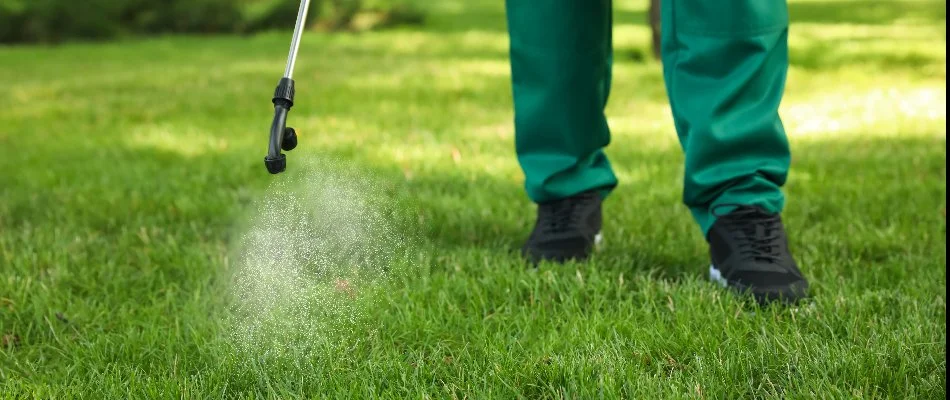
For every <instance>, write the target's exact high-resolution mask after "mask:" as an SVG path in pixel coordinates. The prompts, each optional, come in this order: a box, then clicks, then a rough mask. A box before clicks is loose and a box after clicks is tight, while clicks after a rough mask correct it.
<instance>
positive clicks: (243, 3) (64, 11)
mask: <svg viewBox="0 0 950 400" xmlns="http://www.w3.org/2000/svg"><path fill="white" fill-rule="evenodd" d="M299 4H300V2H299V1H296V0H162V1H150V0H87V1H72V0H0V43H23V42H27V43H33V42H42V43H47V42H60V41H63V40H68V39H94V40H101V39H110V38H116V37H122V36H129V35H142V34H166V33H251V32H258V31H261V30H265V29H273V28H285V27H288V26H290V27H293V25H294V21H295V19H296V16H297V11H298V7H299ZM421 17H422V13H421V12H420V10H419V7H415V6H410V5H408V4H407V3H406V2H405V1H402V0H312V1H311V8H310V14H309V26H315V27H319V28H323V29H328V30H352V29H367V28H376V27H380V26H390V25H394V24H401V23H417V22H420V21H421Z"/></svg>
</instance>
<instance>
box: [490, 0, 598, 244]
mask: <svg viewBox="0 0 950 400" xmlns="http://www.w3.org/2000/svg"><path fill="white" fill-rule="evenodd" d="M505 5H506V12H507V22H508V31H509V37H510V56H511V74H512V91H513V96H514V113H515V121H514V122H515V150H516V153H517V158H518V163H519V165H520V166H521V169H522V171H523V172H524V176H525V190H526V192H527V196H528V198H529V199H530V200H531V201H533V202H534V203H537V204H538V220H537V222H536V225H535V228H534V231H533V232H532V234H531V237H530V238H529V239H528V242H527V243H526V244H525V247H524V248H523V249H522V251H523V252H524V253H525V255H527V256H529V258H531V259H533V260H541V259H554V260H563V259H569V258H585V257H586V256H587V255H588V254H589V252H590V250H591V249H592V247H593V242H595V241H596V240H595V239H596V237H597V235H598V234H599V231H600V223H601V221H600V213H601V211H600V202H601V200H602V199H603V198H604V197H606V196H607V195H608V194H609V193H610V191H611V190H613V189H614V188H615V187H616V185H617V178H616V176H615V175H614V173H613V170H612V168H611V166H610V162H609V161H608V160H607V157H606V156H605V155H604V151H603V150H604V148H605V147H606V146H607V145H608V144H609V142H610V129H609V128H608V126H607V119H606V117H605V115H604V107H605V106H606V103H607V98H608V96H609V93H610V79H611V62H612V50H613V49H612V43H611V29H612V27H611V22H612V21H611V14H612V13H611V11H612V10H611V7H612V5H611V1H610V0H583V1H579V0H506V3H505Z"/></svg>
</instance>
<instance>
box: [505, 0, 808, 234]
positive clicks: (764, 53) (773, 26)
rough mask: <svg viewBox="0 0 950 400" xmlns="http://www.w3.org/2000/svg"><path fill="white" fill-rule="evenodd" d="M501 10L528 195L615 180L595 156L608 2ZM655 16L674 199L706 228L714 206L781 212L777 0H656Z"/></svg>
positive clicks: (781, 36)
mask: <svg viewBox="0 0 950 400" xmlns="http://www.w3.org/2000/svg"><path fill="white" fill-rule="evenodd" d="M506 9H507V19H508V21H507V22H508V30H509V37H510V56H511V73H512V90H513V95H514V106H515V150H516V153H517V157H518V162H519V164H520V166H521V168H522V170H523V172H524V174H525V189H526V191H527V194H528V197H529V198H530V199H531V200H532V201H534V202H537V203H542V202H546V201H550V200H554V199H559V198H563V197H567V196H571V195H574V194H578V193H581V192H586V191H591V190H597V191H600V192H601V193H602V194H603V195H604V196H607V195H609V194H610V192H611V191H612V190H613V189H614V188H615V187H616V186H617V184H618V180H617V177H616V175H615V174H614V172H613V169H612V167H611V163H610V161H609V160H608V159H607V157H606V155H605V154H604V149H605V148H606V147H607V146H608V144H609V143H610V139H611V138H610V128H609V127H608V124H607V120H606V117H605V115H604V107H605V106H606V104H607V99H608V96H609V94H610V83H611V65H612V62H613V58H612V52H613V46H612V38H611V31H612V4H611V1H610V0H506ZM661 15H662V30H663V33H662V43H663V45H662V55H663V77H664V80H665V83H666V89H667V94H668V96H669V102H670V105H671V108H672V114H673V115H672V116H673V123H674V125H675V127H676V131H677V135H678V137H679V141H680V144H681V146H682V149H683V151H684V152H685V159H686V167H685V176H684V177H683V202H684V203H685V205H686V206H687V207H689V209H690V211H691V212H692V215H693V217H694V218H695V219H696V222H697V223H698V224H699V227H700V228H701V230H702V231H703V233H704V234H705V233H706V232H707V231H708V229H709V227H710V226H711V225H712V224H713V222H715V217H714V216H713V215H712V210H713V208H714V207H715V208H718V210H719V212H725V211H728V205H729V204H743V205H758V206H761V207H763V208H765V209H766V210H769V211H772V212H780V211H781V210H782V208H783V206H784V201H785V198H784V195H783V193H782V191H781V187H782V186H783V185H784V183H785V180H786V178H787V175H788V169H789V165H790V161H791V155H790V151H789V145H788V140H787V138H786V135H785V130H784V128H783V126H782V121H781V119H780V118H779V115H778V108H779V103H780V101H781V99H782V94H783V92H784V86H785V77H786V71H787V69H788V43H787V42H788V8H787V4H786V2H785V0H663V1H662V11H661ZM629 145H632V146H636V143H631V144H629ZM721 205H726V208H725V209H723V208H719V207H718V206H721Z"/></svg>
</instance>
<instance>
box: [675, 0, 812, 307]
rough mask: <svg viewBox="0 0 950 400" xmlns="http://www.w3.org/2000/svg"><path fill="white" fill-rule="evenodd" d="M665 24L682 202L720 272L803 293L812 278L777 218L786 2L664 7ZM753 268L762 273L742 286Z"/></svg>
mask: <svg viewBox="0 0 950 400" xmlns="http://www.w3.org/2000/svg"><path fill="white" fill-rule="evenodd" d="M661 26H662V30H663V38H662V50H663V51H662V53H663V70H664V78H665V81H666V87H667V92H668V95H669V99H670V104H671V106H672V109H673V117H674V120H675V124H676V129H677V133H678V135H679V139H680V143H681V145H682V147H683V150H684V152H685V154H686V168H685V176H684V188H683V201H684V203H685V204H686V205H687V206H688V207H689V209H690V210H691V212H692V214H693V216H694V217H695V219H696V222H697V223H698V226H699V228H700V229H701V231H702V232H703V235H704V236H705V237H706V239H707V240H709V241H710V245H711V252H712V253H713V259H714V264H716V263H717V262H718V263H720V264H723V265H726V264H729V265H734V266H735V267H736V268H733V269H734V271H730V272H731V273H734V274H730V277H726V278H728V279H727V280H730V282H729V284H730V285H732V286H743V287H744V288H751V289H754V290H753V291H755V290H758V289H760V288H762V287H765V286H769V287H773V286H775V285H779V284H781V285H785V286H788V285H793V284H794V285H797V286H796V287H795V288H794V289H795V290H798V289H799V286H802V285H804V283H802V281H803V280H804V278H801V276H800V275H801V274H800V273H799V272H798V270H797V267H795V265H794V260H792V259H791V256H790V254H788V253H789V252H788V250H787V243H785V235H784V228H783V227H782V226H781V221H780V219H778V218H779V217H778V213H780V212H781V211H782V209H783V207H784V203H785V197H784V195H783V193H782V186H783V185H784V184H785V181H786V179H787V176H788V171H789V165H790V162H791V154H790V150H789V143H788V139H787V137H786V134H785V130H784V128H783V125H782V120H781V118H780V117H779V113H778V111H779V104H780V102H781V100H782V96H783V93H784V89H785V78H786V71H787V69H788V8H787V4H786V2H785V0H663V2H662V23H661ZM720 220H722V223H718V222H720ZM717 259H718V261H717ZM742 260H744V261H742ZM743 263H744V264H743ZM740 264H742V265H740ZM714 267H715V265H714ZM749 270H754V271H757V272H756V273H755V274H757V275H755V276H751V277H750V276H745V277H743V278H742V279H739V278H736V277H739V276H740V275H743V274H746V272H748V271H749ZM743 271H744V272H743ZM712 272H713V275H715V273H716V272H719V273H720V274H721V271H712ZM746 275H748V274H746ZM719 278H722V277H719ZM743 279H744V280H743ZM717 280H719V279H717ZM733 281H735V282H733ZM738 281H742V282H738ZM780 281H781V282H780ZM777 282H778V283H777ZM786 289H787V288H786ZM786 289H782V290H783V291H785V292H787V291H788V290H786ZM770 290H771V289H770ZM785 292H783V293H784V294H786V295H788V294H789V293H785Z"/></svg>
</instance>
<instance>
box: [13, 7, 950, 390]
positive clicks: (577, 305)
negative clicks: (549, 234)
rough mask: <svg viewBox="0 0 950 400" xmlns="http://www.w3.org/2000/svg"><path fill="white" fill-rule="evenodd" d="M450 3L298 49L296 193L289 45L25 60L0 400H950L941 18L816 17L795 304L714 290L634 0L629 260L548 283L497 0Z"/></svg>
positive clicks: (627, 19) (629, 10) (610, 250)
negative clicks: (284, 108)
mask: <svg viewBox="0 0 950 400" xmlns="http://www.w3.org/2000/svg"><path fill="white" fill-rule="evenodd" d="M435 3H437V4H438V5H437V6H436V5H432V6H430V7H431V14H430V16H429V21H428V24H427V25H426V26H424V27H419V28H403V29H400V30H394V31H386V32H379V33H368V34H361V35H356V34H352V35H351V34H347V35H335V36H326V35H320V34H310V35H308V36H307V37H306V38H305V40H304V42H303V45H302V49H301V59H300V60H299V61H298V64H297V67H298V70H297V71H298V72H297V75H296V79H297V91H298V94H297V106H296V107H295V108H294V110H293V111H292V113H291V123H292V124H293V125H295V126H296V127H297V128H299V129H300V130H301V131H302V135H301V145H300V147H299V148H298V149H297V150H295V151H293V152H291V153H289V167H288V168H289V170H288V173H286V174H284V175H279V176H271V175H269V174H267V172H266V171H265V169H264V165H263V157H264V155H265V153H266V150H267V148H266V146H267V134H268V127H269V124H270V120H271V117H272V115H271V114H272V110H271V106H270V96H271V94H272V91H273V89H274V86H275V84H276V83H277V80H278V78H279V77H280V74H281V73H282V72H283V67H284V61H285V57H286V54H287V47H288V45H289V39H290V37H289V32H279V33H270V34H263V35H256V36H251V37H208V38H195V37H192V38H181V37H179V38H155V39H147V40H134V41H124V42H118V43H107V44H70V45H65V46H61V47H53V48H43V47H12V48H0V171H2V172H0V335H2V343H0V398H23V397H26V398H29V397H37V398H69V397H82V398H192V399H199V398H200V399H203V398H221V397H227V398H231V397H279V398H297V397H298V396H299V397H305V398H312V397H318V398H323V397H325V398H346V397H352V398H368V397H387V398H638V399H653V398H696V399H733V398H763V397H781V398H848V399H850V398H894V399H905V398H929V399H942V398H944V397H945V394H946V381H945V378H944V375H945V373H946V333H945V332H946V322H945V321H946V273H945V268H944V267H945V264H946V247H945V241H946V186H945V181H946V111H945V109H946V90H945V84H946V51H945V45H946V40H945V32H946V31H945V6H944V3H943V2H938V1H930V0H928V1H909V0H908V1H896V0H893V1H892V0H888V1H874V2H871V1H846V0H841V1H817V0H792V1H791V5H790V7H791V12H792V21H793V25H792V34H791V35H792V36H791V42H790V43H791V60H792V66H791V70H790V75H789V82H788V90H787V97H786V100H785V102H784V104H783V109H782V112H783V116H784V118H785V122H786V125H787V128H788V131H789V134H790V139H791V142H792V146H793V152H794V154H793V158H794V159H793V170H792V174H791V177H790V181H789V184H788V186H787V187H786V190H787V194H788V207H787V210H786V212H785V216H784V217H785V220H786V223H787V225H788V228H789V231H790V233H791V240H792V246H793V250H794V251H795V253H796V255H797V256H798V258H799V261H800V262H801V264H802V268H803V270H804V272H805V273H806V274H807V275H808V277H809V278H810V279H811V282H812V286H813V288H814V290H813V291H814V294H815V296H814V301H813V304H812V305H810V306H807V307H801V308H796V309H783V308H766V309H755V308H752V307H749V306H747V305H745V304H744V303H743V302H742V301H741V299H738V298H736V297H735V296H732V295H731V294H730V293H728V292H726V291H724V290H722V289H719V288H717V287H715V286H713V285H712V284H710V283H708V282H707V281H706V280H705V273H706V265H707V253H706V251H707V250H706V248H705V246H704V242H703V240H702V238H701V236H700V234H699V232H698V230H697V228H696V227H695V225H694V224H693V221H692V220H691V218H690V215H689V213H688V211H687V210H686V209H685V208H684V207H683V206H681V204H680V198H681V197H680V196H681V181H680V179H681V175H682V170H683V167H682V161H683V157H682V155H681V153H680V149H679V145H678V144H677V142H676V135H675V133H674V131H673V129H672V121H671V117H670V115H669V110H668V107H667V104H666V98H665V94H664V88H663V81H662V76H661V71H660V66H659V64H658V63H656V62H655V61H652V60H650V59H649V58H648V57H646V55H647V54H649V48H648V45H649V36H648V35H649V31H648V27H647V26H645V25H644V13H645V10H644V7H645V4H646V2H645V1H641V0H638V1H618V2H617V3H616V6H615V7H616V9H617V21H616V23H617V26H616V29H615V32H616V33H615V34H616V53H617V59H618V61H617V67H616V75H615V80H614V82H615V84H614V89H613V91H612V98H611V103H610V105H609V108H608V114H609V118H610V121H611V124H612V128H613V132H614V138H613V144H612V145H611V147H610V148H609V150H608V154H609V155H610V156H611V157H612V160H613V162H614V165H615V167H616V168H617V173H618V176H619V177H620V179H621V187H620V188H619V189H618V190H617V192H616V194H615V196H613V197H611V199H609V201H608V202H607V203H606V204H605V212H606V218H607V219H606V226H605V236H606V243H605V246H604V248H603V249H602V250H601V251H600V252H599V253H598V254H597V255H596V256H595V257H594V258H593V259H592V260H590V261H589V262H587V263H582V264H575V263H572V264H568V265H562V266H553V265H543V266H542V267H541V268H540V269H538V270H533V269H530V268H526V266H525V265H524V264H523V263H522V262H521V261H520V260H519V258H518V257H517V256H516V250H517V248H518V246H520V244H521V241H522V240H523V239H524V238H525V237H526V235H527V233H528V231H529V230H530V224H531V223H532V222H533V217H534V214H533V213H534V209H533V207H532V205H531V204H530V203H529V202H528V201H527V199H526V198H525V195H524V193H523V191H522V187H521V182H522V181H521V180H522V177H521V174H520V170H519V168H518V165H517V163H516V160H515V158H514V148H513V134H512V117H513V114H512V105H511V95H510V86H509V81H508V77H509V70H508V64H507V41H506V35H505V25H504V23H505V22H504V10H503V2H499V1H487V0H485V1H454V0H453V1H448V0H446V1H439V2H435ZM298 217H307V218H298Z"/></svg>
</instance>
